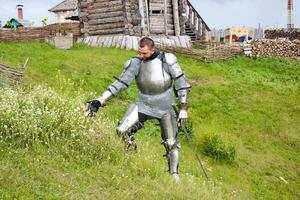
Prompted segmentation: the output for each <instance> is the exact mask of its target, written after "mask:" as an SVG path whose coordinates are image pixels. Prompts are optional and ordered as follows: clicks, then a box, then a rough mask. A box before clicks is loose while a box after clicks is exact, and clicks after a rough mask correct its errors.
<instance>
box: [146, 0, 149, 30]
mask: <svg viewBox="0 0 300 200" xmlns="http://www.w3.org/2000/svg"><path fill="white" fill-rule="evenodd" d="M148 1H149V0H145V3H146V15H147V27H148V34H150V20H149V7H148Z"/></svg>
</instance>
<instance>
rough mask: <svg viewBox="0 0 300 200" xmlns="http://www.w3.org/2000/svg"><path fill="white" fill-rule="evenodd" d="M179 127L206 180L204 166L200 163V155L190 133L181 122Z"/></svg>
mask: <svg viewBox="0 0 300 200" xmlns="http://www.w3.org/2000/svg"><path fill="white" fill-rule="evenodd" d="M181 128H182V130H183V132H184V134H185V136H186V138H187V141H188V143H189V145H190V148H191V149H192V151H193V153H194V155H195V157H196V159H197V161H198V163H199V165H200V167H201V169H202V171H203V174H204V175H205V178H206V180H208V176H207V173H206V171H205V168H204V166H203V164H202V161H201V158H200V156H199V155H198V154H197V152H196V147H195V144H194V143H193V141H192V137H191V136H190V134H189V133H188V131H187V130H186V128H185V126H184V125H183V124H182V125H181Z"/></svg>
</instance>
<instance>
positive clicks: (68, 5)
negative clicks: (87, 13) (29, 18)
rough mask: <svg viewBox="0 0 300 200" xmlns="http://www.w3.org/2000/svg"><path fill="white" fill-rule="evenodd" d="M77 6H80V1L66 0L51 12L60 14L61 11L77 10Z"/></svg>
mask: <svg viewBox="0 0 300 200" xmlns="http://www.w3.org/2000/svg"><path fill="white" fill-rule="evenodd" d="M77 4H78V0H64V1H63V2H61V3H59V4H57V5H56V6H54V7H53V8H51V9H49V11H50V12H59V11H67V10H76V9H77Z"/></svg>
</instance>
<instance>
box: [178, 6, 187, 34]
mask: <svg viewBox="0 0 300 200" xmlns="http://www.w3.org/2000/svg"><path fill="white" fill-rule="evenodd" d="M186 1H187V0H179V13H180V16H179V20H180V35H185V23H186V18H187V16H186V14H187V13H186V7H187V5H186V4H187V2H186Z"/></svg>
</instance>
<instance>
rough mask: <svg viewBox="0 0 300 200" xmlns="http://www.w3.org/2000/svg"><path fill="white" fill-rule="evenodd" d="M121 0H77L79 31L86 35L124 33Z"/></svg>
mask: <svg viewBox="0 0 300 200" xmlns="http://www.w3.org/2000/svg"><path fill="white" fill-rule="evenodd" d="M123 5H124V4H123V1H122V0H111V1H107V0H79V9H80V12H79V17H80V21H81V32H82V33H83V34H84V35H86V36H88V35H112V34H124V33H125V29H124V27H125V23H124V17H125V16H124V6H123Z"/></svg>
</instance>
